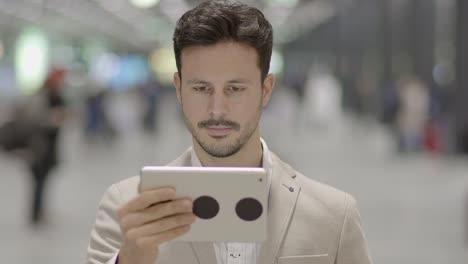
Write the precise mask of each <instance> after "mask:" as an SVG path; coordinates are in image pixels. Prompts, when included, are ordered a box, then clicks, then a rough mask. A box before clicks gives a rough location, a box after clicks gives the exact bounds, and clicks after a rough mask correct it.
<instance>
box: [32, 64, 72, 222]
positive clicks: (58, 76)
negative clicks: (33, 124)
mask: <svg viewBox="0 0 468 264" xmlns="http://www.w3.org/2000/svg"><path fill="white" fill-rule="evenodd" d="M64 75H65V71H64V70H63V69H59V68H54V69H52V70H51V71H50V73H49V75H48V77H47V79H46V81H45V84H44V86H43V87H42V89H41V90H40V92H39V96H41V97H43V98H44V103H45V111H46V114H45V119H44V121H43V122H44V123H43V124H42V125H41V127H40V129H39V130H38V131H37V133H38V134H39V135H38V137H37V140H40V141H42V142H38V143H37V144H40V145H42V150H39V151H36V153H32V157H33V158H32V159H31V160H30V164H29V166H30V170H31V173H32V176H33V182H34V186H33V201H32V209H31V221H32V223H33V224H38V223H39V222H40V221H41V220H42V218H43V211H44V198H46V197H45V190H46V187H47V186H46V184H47V180H48V178H49V175H50V174H51V172H52V170H53V169H54V168H55V167H56V166H57V164H58V161H59V158H58V156H59V153H58V151H59V136H60V130H61V128H62V126H63V124H64V121H65V101H64V98H63V95H62V92H63V81H64Z"/></svg>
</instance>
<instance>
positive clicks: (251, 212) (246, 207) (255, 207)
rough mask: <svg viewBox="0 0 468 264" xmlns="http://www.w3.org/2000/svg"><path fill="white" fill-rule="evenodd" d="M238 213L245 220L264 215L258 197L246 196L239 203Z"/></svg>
mask: <svg viewBox="0 0 468 264" xmlns="http://www.w3.org/2000/svg"><path fill="white" fill-rule="evenodd" d="M236 213H237V216H239V218H241V219H242V220H244V221H254V220H257V219H258V218H259V217H260V216H261V215H262V213H263V206H262V204H261V203H260V202H259V201H258V200H257V199H254V198H244V199H242V200H240V201H239V202H238V203H237V205H236Z"/></svg>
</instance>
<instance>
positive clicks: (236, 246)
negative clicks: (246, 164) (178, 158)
mask: <svg viewBox="0 0 468 264" xmlns="http://www.w3.org/2000/svg"><path fill="white" fill-rule="evenodd" d="M260 141H261V143H262V149H263V157H262V159H263V161H262V165H263V168H264V169H265V171H266V172H267V179H268V191H269V190H270V185H271V174H272V161H271V155H270V151H269V150H268V146H267V144H266V143H265V141H264V140H263V139H262V138H260ZM191 162H192V166H193V167H202V166H203V165H202V164H201V162H200V159H199V158H198V157H197V155H196V153H195V151H194V150H193V148H192V150H191ZM213 246H214V249H215V253H216V260H217V264H256V263H257V258H258V257H259V255H260V243H236V242H216V243H213Z"/></svg>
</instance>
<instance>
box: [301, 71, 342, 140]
mask: <svg viewBox="0 0 468 264" xmlns="http://www.w3.org/2000/svg"><path fill="white" fill-rule="evenodd" d="M305 101H306V103H305V108H306V123H308V124H312V125H314V126H316V127H319V128H324V129H329V128H331V129H333V128H336V126H337V125H339V123H340V121H341V117H342V107H341V101H342V87H341V85H340V83H339V81H338V80H337V78H335V76H333V74H332V72H331V70H330V68H329V67H328V66H326V65H321V64H316V65H313V66H312V67H311V68H310V70H309V73H308V74H307V81H306V83H305ZM328 131H330V130H328Z"/></svg>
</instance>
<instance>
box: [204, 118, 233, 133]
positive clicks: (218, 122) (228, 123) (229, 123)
mask: <svg viewBox="0 0 468 264" xmlns="http://www.w3.org/2000/svg"><path fill="white" fill-rule="evenodd" d="M208 126H228V127H232V128H233V129H234V130H236V131H239V130H240V125H239V124H238V123H236V122H233V121H229V120H224V119H219V120H216V119H208V120H205V121H201V122H198V128H206V127H208Z"/></svg>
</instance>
